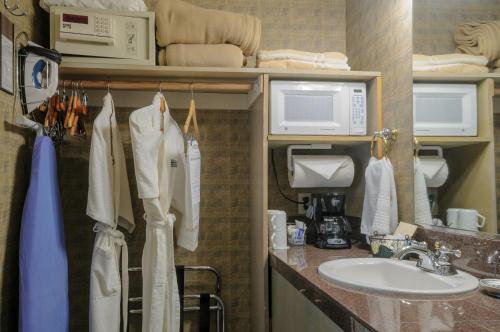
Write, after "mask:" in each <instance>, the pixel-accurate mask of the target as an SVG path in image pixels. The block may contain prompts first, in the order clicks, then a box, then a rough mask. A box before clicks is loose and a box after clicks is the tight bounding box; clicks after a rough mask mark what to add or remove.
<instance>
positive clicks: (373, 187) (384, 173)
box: [361, 157, 398, 235]
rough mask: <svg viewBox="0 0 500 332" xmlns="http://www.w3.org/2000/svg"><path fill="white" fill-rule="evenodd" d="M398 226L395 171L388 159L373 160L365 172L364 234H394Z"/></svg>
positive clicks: (362, 223) (362, 218)
mask: <svg viewBox="0 0 500 332" xmlns="http://www.w3.org/2000/svg"><path fill="white" fill-rule="evenodd" d="M397 224H398V203H397V197H396V184H395V182H394V170H393V168H392V164H391V162H390V161H389V159H387V158H382V159H380V160H378V159H376V158H373V157H372V158H371V159H370V161H369V162H368V166H367V167H366V170H365V197H364V201H363V214H362V217H361V233H362V234H367V235H370V234H373V233H374V232H377V233H378V234H392V233H393V232H394V230H395V229H396V227H397Z"/></svg>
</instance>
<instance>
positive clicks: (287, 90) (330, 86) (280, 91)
mask: <svg viewBox="0 0 500 332" xmlns="http://www.w3.org/2000/svg"><path fill="white" fill-rule="evenodd" d="M270 98H271V100H270V131H271V134H281V135H282V134H288V135H366V121H367V119H366V84H365V83H357V82H313V81H280V80H273V81H271V95H270Z"/></svg>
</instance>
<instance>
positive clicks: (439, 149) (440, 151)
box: [419, 145, 443, 158]
mask: <svg viewBox="0 0 500 332" xmlns="http://www.w3.org/2000/svg"><path fill="white" fill-rule="evenodd" d="M419 150H420V151H422V150H427V151H436V152H437V155H438V157H440V158H443V148H442V147H441V146H438V145H427V146H421V147H420V148H419Z"/></svg>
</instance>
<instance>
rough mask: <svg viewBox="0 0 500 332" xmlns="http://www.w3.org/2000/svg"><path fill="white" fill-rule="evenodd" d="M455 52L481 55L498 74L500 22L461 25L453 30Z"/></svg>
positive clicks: (499, 63) (499, 62)
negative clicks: (455, 45)
mask: <svg viewBox="0 0 500 332" xmlns="http://www.w3.org/2000/svg"><path fill="white" fill-rule="evenodd" d="M455 43H456V44H457V51H458V52H461V53H466V54H472V55H482V56H485V57H486V58H487V59H488V63H489V65H490V67H492V68H493V71H494V72H500V69H499V68H500V21H477V22H472V23H465V24H461V25H459V26H458V27H457V29H456V30H455Z"/></svg>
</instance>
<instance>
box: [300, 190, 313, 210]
mask: <svg viewBox="0 0 500 332" xmlns="http://www.w3.org/2000/svg"><path fill="white" fill-rule="evenodd" d="M298 198H299V199H298V201H299V202H303V201H304V199H306V200H308V202H309V204H311V193H299V196H298ZM298 207H299V208H298V214H306V210H304V204H298Z"/></svg>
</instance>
